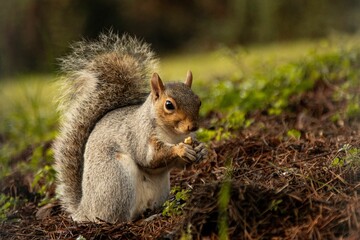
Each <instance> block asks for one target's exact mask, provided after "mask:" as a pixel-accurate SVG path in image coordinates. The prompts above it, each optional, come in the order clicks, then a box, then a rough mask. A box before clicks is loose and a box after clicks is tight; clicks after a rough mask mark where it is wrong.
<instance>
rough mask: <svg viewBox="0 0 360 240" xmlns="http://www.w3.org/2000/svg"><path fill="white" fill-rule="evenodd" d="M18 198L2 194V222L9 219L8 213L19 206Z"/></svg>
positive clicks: (0, 202) (0, 197) (0, 198)
mask: <svg viewBox="0 0 360 240" xmlns="http://www.w3.org/2000/svg"><path fill="white" fill-rule="evenodd" d="M19 201H20V200H19V198H18V197H15V198H14V197H10V196H7V195H5V194H3V193H1V194H0V221H4V220H6V219H7V213H8V212H9V211H11V210H12V209H14V208H15V207H16V206H17V205H18V204H19Z"/></svg>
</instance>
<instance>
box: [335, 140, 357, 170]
mask: <svg viewBox="0 0 360 240" xmlns="http://www.w3.org/2000/svg"><path fill="white" fill-rule="evenodd" d="M340 154H342V156H340ZM345 164H346V165H350V166H360V148H356V147H353V146H351V145H350V144H344V145H343V146H342V147H341V148H340V149H339V150H338V156H337V157H335V158H334V160H333V161H332V163H331V165H332V166H334V167H338V166H340V167H342V166H344V165H345Z"/></svg>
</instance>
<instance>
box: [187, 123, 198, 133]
mask: <svg viewBox="0 0 360 240" xmlns="http://www.w3.org/2000/svg"><path fill="white" fill-rule="evenodd" d="M198 129H199V126H198V125H197V124H192V125H189V126H188V130H189V131H190V132H195V131H196V130H198Z"/></svg>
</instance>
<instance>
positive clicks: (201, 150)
mask: <svg viewBox="0 0 360 240" xmlns="http://www.w3.org/2000/svg"><path fill="white" fill-rule="evenodd" d="M195 151H196V162H200V161H202V160H203V159H204V158H206V156H207V155H208V153H209V151H208V149H207V147H206V145H205V144H204V143H200V144H199V145H198V146H196V147H195Z"/></svg>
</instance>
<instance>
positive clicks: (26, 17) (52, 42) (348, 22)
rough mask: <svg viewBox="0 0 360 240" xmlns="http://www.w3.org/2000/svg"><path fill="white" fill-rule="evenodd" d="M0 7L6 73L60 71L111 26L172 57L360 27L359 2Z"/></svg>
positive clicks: (15, 1) (208, 0) (185, 0)
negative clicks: (69, 55) (78, 45)
mask: <svg viewBox="0 0 360 240" xmlns="http://www.w3.org/2000/svg"><path fill="white" fill-rule="evenodd" d="M0 6H1V7H0V36H1V37H0V52H1V55H0V76H9V75H13V74H18V73H28V72H49V71H54V70H55V69H56V68H57V64H56V59H57V58H58V57H60V56H63V55H64V54H66V52H67V51H68V50H69V48H68V46H69V44H70V43H72V42H74V41H76V40H79V39H82V38H87V39H92V38H95V37H96V36H97V35H98V34H99V33H100V32H102V31H106V30H108V29H112V30H114V31H115V32H119V33H122V32H128V33H130V34H132V35H136V36H138V37H140V38H143V39H145V40H146V41H148V42H150V43H151V44H152V46H153V47H154V49H155V50H156V51H157V52H159V53H161V54H166V53H169V52H172V53H173V52H178V51H204V50H209V49H214V48H217V47H218V46H219V45H225V46H233V45H239V44H241V45H248V44H255V43H268V42H274V41H289V40H295V39H309V38H321V37H326V36H328V35H330V34H354V33H357V32H358V31H359V28H360V1H359V0H341V1H338V0H316V1H313V0H291V1H288V0H272V1H269V0H268V1H267V0H197V1H191V0H181V1H170V0H147V1H144V0H121V1H120V0H11V1H10V0H8V1H1V3H0Z"/></svg>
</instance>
